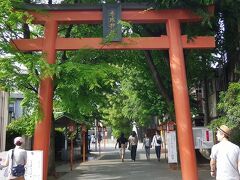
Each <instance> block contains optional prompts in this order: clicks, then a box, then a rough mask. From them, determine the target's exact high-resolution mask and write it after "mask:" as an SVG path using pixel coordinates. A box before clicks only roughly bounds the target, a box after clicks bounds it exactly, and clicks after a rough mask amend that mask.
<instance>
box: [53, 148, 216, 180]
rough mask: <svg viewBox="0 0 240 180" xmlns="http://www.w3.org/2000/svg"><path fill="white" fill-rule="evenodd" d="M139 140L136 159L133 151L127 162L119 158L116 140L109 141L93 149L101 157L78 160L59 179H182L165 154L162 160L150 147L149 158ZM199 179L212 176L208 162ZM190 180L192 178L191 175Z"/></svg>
mask: <svg viewBox="0 0 240 180" xmlns="http://www.w3.org/2000/svg"><path fill="white" fill-rule="evenodd" d="M141 148H142V145H141V144H140V145H139V146H138V151H137V158H136V161H135V162H132V161H131V160H130V152H129V151H128V150H127V151H126V158H125V161H124V162H121V161H120V159H119V153H118V149H116V150H115V149H114V144H113V143H110V144H108V146H107V147H105V149H103V150H102V152H101V153H100V154H99V152H92V153H93V154H95V155H99V156H98V158H96V159H93V160H90V161H87V162H84V163H81V164H75V167H74V169H73V171H68V173H66V174H65V175H64V176H62V177H61V178H60V180H121V179H124V180H180V179H181V171H180V170H179V169H177V170H172V169H171V168H169V165H168V163H167V160H165V155H164V154H162V155H161V156H162V157H161V161H160V162H158V161H157V159H156V158H155V154H154V150H153V149H151V160H149V161H148V160H146V157H145V152H144V150H143V149H141ZM66 168H67V169H69V167H66V165H64V166H59V167H58V168H57V171H58V172H61V171H63V172H66ZM198 170H199V180H213V178H211V177H210V175H209V165H208V164H204V165H201V166H200V167H199V168H198ZM189 180H191V179H189Z"/></svg>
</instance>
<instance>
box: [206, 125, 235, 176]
mask: <svg viewBox="0 0 240 180" xmlns="http://www.w3.org/2000/svg"><path fill="white" fill-rule="evenodd" d="M230 133H231V130H230V129H229V128H228V127H227V126H226V125H221V126H220V127H219V128H218V129H217V135H216V136H217V140H218V141H219V143H217V144H215V145H214V146H213V147H212V151H211V155H210V158H211V160H210V168H211V172H210V174H211V176H212V177H216V179H217V180H240V149H239V146H237V145H235V144H233V143H231V142H230V141H229V137H230Z"/></svg>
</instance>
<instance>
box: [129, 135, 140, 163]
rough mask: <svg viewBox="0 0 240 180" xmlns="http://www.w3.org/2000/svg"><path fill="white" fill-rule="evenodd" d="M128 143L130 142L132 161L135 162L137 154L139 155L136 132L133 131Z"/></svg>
mask: <svg viewBox="0 0 240 180" xmlns="http://www.w3.org/2000/svg"><path fill="white" fill-rule="evenodd" d="M128 142H129V147H130V151H131V159H132V161H135V160H136V154H137V145H138V138H137V134H136V132H135V131H132V134H131V135H130V137H129V138H128Z"/></svg>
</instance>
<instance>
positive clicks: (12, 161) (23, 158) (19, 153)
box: [2, 137, 27, 180]
mask: <svg viewBox="0 0 240 180" xmlns="http://www.w3.org/2000/svg"><path fill="white" fill-rule="evenodd" d="M14 144H15V148H14V149H11V150H9V151H8V152H7V158H6V160H5V162H4V163H3V164H2V166H4V167H6V166H8V172H7V179H8V180H10V179H14V180H24V174H25V167H24V166H25V165H26V163H27V151H26V150H24V149H23V147H22V145H23V138H22V137H16V138H15V139H14ZM16 166H17V169H18V170H19V173H14V172H15V171H13V169H16Z"/></svg>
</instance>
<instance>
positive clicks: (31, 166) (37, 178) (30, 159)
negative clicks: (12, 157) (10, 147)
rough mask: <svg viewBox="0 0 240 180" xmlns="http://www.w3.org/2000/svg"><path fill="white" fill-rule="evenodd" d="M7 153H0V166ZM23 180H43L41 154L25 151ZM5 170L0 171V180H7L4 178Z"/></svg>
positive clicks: (40, 152) (39, 152)
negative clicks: (25, 160)
mask: <svg viewBox="0 0 240 180" xmlns="http://www.w3.org/2000/svg"><path fill="white" fill-rule="evenodd" d="M6 156H7V152H6V151H5V152H0V160H1V161H0V164H2V162H3V161H4V160H5V159H6ZM25 167H26V172H25V176H24V177H25V180H42V178H43V152H42V151H27V164H26V166H25ZM6 169H7V168H3V169H2V170H0V180H7V178H6V177H4V174H5V171H6Z"/></svg>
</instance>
